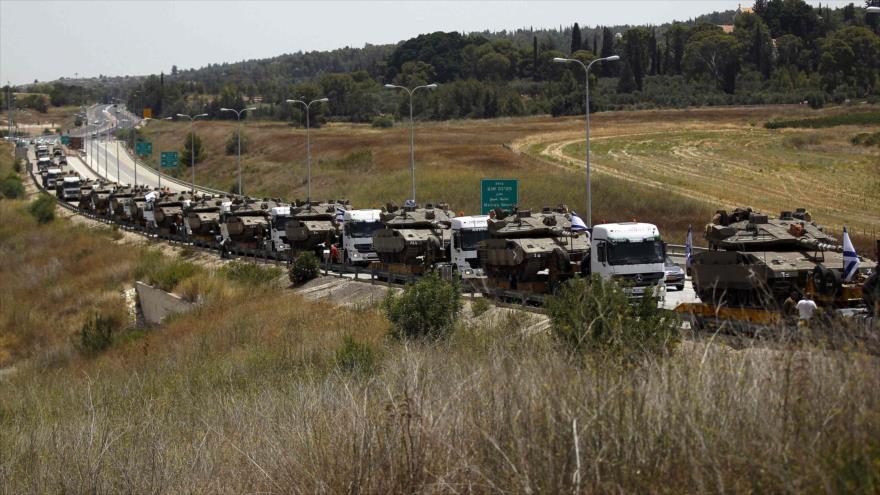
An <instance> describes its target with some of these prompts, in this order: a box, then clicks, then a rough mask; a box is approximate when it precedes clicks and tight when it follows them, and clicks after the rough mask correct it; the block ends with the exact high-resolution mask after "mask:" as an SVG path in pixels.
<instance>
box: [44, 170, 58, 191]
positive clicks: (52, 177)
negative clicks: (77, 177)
mask: <svg viewBox="0 0 880 495" xmlns="http://www.w3.org/2000/svg"><path fill="white" fill-rule="evenodd" d="M61 174H62V171H61V169H60V168H57V167H49V168H47V169H46V175H45V176H44V177H43V187H45V188H46V189H55V182H56V181H57V180H58V179H59V178H60V177H61Z"/></svg>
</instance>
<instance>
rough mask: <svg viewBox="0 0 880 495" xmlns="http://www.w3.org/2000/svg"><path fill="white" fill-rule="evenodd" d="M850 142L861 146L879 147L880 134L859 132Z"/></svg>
mask: <svg viewBox="0 0 880 495" xmlns="http://www.w3.org/2000/svg"><path fill="white" fill-rule="evenodd" d="M850 142H851V143H852V144H855V145H861V146H880V132H873V133H871V132H860V133H859V134H856V135H855V136H853V137H852V138H851V139H850Z"/></svg>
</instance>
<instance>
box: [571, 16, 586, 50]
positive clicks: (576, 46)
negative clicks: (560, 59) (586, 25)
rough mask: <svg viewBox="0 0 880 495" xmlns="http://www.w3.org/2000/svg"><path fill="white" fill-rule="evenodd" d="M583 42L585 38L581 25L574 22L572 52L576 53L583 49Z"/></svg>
mask: <svg viewBox="0 0 880 495" xmlns="http://www.w3.org/2000/svg"><path fill="white" fill-rule="evenodd" d="M582 43H583V38H581V27H580V26H578V23H574V27H573V28H571V52H570V53H574V52H576V51H579V50H580V49H581V44H582Z"/></svg>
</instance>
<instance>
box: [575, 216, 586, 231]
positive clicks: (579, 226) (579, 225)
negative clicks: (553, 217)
mask: <svg viewBox="0 0 880 495" xmlns="http://www.w3.org/2000/svg"><path fill="white" fill-rule="evenodd" d="M586 230H587V224H585V223H584V221H583V220H581V217H579V216H578V214H577V213H575V212H571V231H572V232H585V231H586Z"/></svg>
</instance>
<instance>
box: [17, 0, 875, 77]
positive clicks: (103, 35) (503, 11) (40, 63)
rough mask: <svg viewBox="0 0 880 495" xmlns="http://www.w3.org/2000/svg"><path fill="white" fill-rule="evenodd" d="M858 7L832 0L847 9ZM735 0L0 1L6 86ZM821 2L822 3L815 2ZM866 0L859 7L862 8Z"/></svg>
mask: <svg viewBox="0 0 880 495" xmlns="http://www.w3.org/2000/svg"><path fill="white" fill-rule="evenodd" d="M850 1H852V0H844V1H834V0H832V1H827V0H826V1H824V2H821V3H822V4H823V5H830V6H832V7H836V6H842V5H845V4H847V3H849V2H850ZM740 3H742V4H744V5H751V4H752V2H751V1H749V0H746V1H737V0H689V1H688V0H684V1H682V0H671V1H667V0H613V1H610V0H582V1H538V0H532V1H518V2H513V1H464V0H459V1H375V0H372V1H371V0H364V1H332V0H325V1H317V2H316V1H301V2H300V1H297V2H293V1H286V2H285V1H248V2H245V1H240V2H235V1H205V0H203V1H176V2H168V1H156V0H153V1H135V0H121V1H109V2H107V1H77V0H67V1H35V0H0V84H6V83H7V81H9V82H12V83H13V84H23V83H28V82H32V81H33V80H34V79H37V80H40V81H47V80H54V79H58V78H60V77H68V78H71V77H77V75H78V77H94V76H98V75H99V74H103V75H109V76H121V75H145V74H158V73H159V72H161V71H164V72H166V73H167V72H169V71H170V70H171V66H172V65H177V66H178V67H179V68H180V69H188V68H198V67H202V66H205V65H208V64H211V63H223V62H237V61H241V60H247V59H254V58H266V57H273V56H276V55H281V54H283V53H292V52H297V51H300V50H302V51H311V50H331V49H334V48H341V47H344V46H355V47H361V46H363V45H364V44H365V43H371V44H385V43H396V42H398V41H401V40H405V39H408V38H411V37H413V36H417V35H419V34H422V33H429V32H434V31H463V32H470V31H482V30H486V29H488V30H491V31H500V30H502V29H508V30H511V29H516V28H522V27H525V28H528V27H530V26H531V27H534V28H551V27H558V26H568V25H571V24H573V23H575V22H578V23H580V24H581V25H587V26H595V25H615V24H662V23H664V22H668V21H672V20H687V19H690V18H693V17H695V16H697V15H700V14H705V13H710V12H713V11H722V10H728V9H736V8H737V5H739V4H740ZM809 3H811V4H814V5H815V4H817V3H818V2H812V1H811V2H809ZM859 3H860V2H859Z"/></svg>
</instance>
